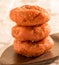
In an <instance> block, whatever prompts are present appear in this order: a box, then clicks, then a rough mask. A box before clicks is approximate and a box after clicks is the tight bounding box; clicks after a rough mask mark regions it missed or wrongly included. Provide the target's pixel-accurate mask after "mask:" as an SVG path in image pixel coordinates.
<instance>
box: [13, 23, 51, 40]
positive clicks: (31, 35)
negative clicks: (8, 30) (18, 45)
mask: <svg viewBox="0 0 59 65" xmlns="http://www.w3.org/2000/svg"><path fill="white" fill-rule="evenodd" d="M49 33H50V26H49V25H48V24H47V23H45V24H43V25H41V26H35V27H21V26H17V25H16V26H14V27H13V28H12V36H13V37H15V38H16V39H18V40H20V41H27V40H29V41H39V40H42V39H44V38H45V37H47V36H48V35H49Z"/></svg>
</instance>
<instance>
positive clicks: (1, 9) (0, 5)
mask: <svg viewBox="0 0 59 65" xmlns="http://www.w3.org/2000/svg"><path fill="white" fill-rule="evenodd" d="M24 4H32V5H39V6H41V7H43V8H45V9H46V10H47V11H49V12H50V14H51V19H50V21H49V24H50V26H51V34H53V33H58V32H59V0H0V52H1V53H0V55H1V54H2V52H3V50H4V49H5V48H6V47H8V46H9V45H11V44H12V43H13V37H12V36H11V28H12V27H13V26H14V25H15V23H14V22H12V21H11V20H10V18H9V13H10V10H11V9H12V8H14V7H17V6H22V5H24Z"/></svg>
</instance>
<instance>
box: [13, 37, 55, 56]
mask: <svg viewBox="0 0 59 65" xmlns="http://www.w3.org/2000/svg"><path fill="white" fill-rule="evenodd" d="M53 46H54V42H53V40H52V39H51V37H47V38H45V39H43V40H41V41H38V42H28V41H26V42H21V41H19V40H15V41H14V50H15V52H16V53H18V54H21V55H24V56H26V57H32V56H33V57H36V56H39V55H41V54H43V53H45V52H47V51H48V50H50V49H51V48H52V47H53Z"/></svg>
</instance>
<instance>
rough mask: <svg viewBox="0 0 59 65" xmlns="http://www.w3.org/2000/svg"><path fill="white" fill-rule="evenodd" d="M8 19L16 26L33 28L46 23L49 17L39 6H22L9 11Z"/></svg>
mask: <svg viewBox="0 0 59 65" xmlns="http://www.w3.org/2000/svg"><path fill="white" fill-rule="evenodd" d="M10 18H11V20H13V21H14V22H16V23H17V25H21V26H35V25H41V24H43V23H45V22H48V21H49V19H50V15H49V13H48V12H47V11H46V10H45V9H43V8H41V7H39V6H34V5H33V6H31V5H24V6H21V7H17V8H14V9H12V10H11V11H10Z"/></svg>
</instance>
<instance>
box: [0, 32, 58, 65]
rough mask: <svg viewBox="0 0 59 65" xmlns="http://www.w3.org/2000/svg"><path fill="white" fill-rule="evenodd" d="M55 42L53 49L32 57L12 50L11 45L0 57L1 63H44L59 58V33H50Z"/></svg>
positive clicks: (28, 64) (25, 64) (42, 64)
mask: <svg viewBox="0 0 59 65" xmlns="http://www.w3.org/2000/svg"><path fill="white" fill-rule="evenodd" d="M51 37H52V38H53V40H54V42H55V46H54V47H53V49H51V50H50V51H48V52H47V53H45V54H43V55H41V56H39V57H34V58H27V57H24V56H21V55H18V54H16V53H15V52H14V50H13V46H10V47H9V48H7V49H6V50H5V51H4V53H3V54H2V56H1V58H0V62H1V64H7V65H8V64H15V65H16V64H17V65H18V64H19V65H46V64H49V63H51V62H53V61H54V60H56V59H58V58H59V33H57V34H53V35H51Z"/></svg>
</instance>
